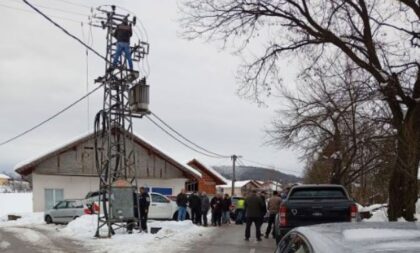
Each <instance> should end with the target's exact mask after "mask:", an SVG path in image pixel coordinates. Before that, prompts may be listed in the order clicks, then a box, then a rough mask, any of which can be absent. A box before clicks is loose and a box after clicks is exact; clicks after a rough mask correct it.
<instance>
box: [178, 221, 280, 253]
mask: <svg viewBox="0 0 420 253" xmlns="http://www.w3.org/2000/svg"><path fill="white" fill-rule="evenodd" d="M266 226H267V224H266V223H264V225H263V227H262V229H261V231H263V232H265V228H266ZM244 233H245V225H234V224H231V225H225V226H222V227H221V228H216V229H214V231H213V232H212V234H211V235H210V237H207V236H206V237H205V238H203V239H202V240H200V241H195V242H194V244H192V245H191V246H190V250H188V251H186V253H217V252H224V253H273V252H274V251H275V241H274V239H271V238H270V239H264V238H263V240H262V241H261V242H258V241H257V240H256V238H255V230H254V227H252V229H251V238H250V240H249V241H245V240H244V237H245V236H244Z"/></svg>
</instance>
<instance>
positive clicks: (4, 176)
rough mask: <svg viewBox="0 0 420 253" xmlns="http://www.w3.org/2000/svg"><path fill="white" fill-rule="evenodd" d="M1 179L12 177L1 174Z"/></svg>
mask: <svg viewBox="0 0 420 253" xmlns="http://www.w3.org/2000/svg"><path fill="white" fill-rule="evenodd" d="M0 179H10V177H9V176H7V175H4V174H1V173H0Z"/></svg>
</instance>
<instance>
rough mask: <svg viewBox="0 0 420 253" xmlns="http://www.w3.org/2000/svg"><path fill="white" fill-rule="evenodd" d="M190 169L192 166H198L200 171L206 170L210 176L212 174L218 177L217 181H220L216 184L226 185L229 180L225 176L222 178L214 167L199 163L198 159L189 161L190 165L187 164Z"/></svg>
mask: <svg viewBox="0 0 420 253" xmlns="http://www.w3.org/2000/svg"><path fill="white" fill-rule="evenodd" d="M187 164H188V165H189V166H190V167H191V166H194V165H195V166H197V165H198V167H199V169H200V168H201V169H204V170H206V171H205V172H207V173H209V174H211V175H212V176H213V177H216V179H218V180H219V182H216V183H218V184H226V183H227V181H228V180H227V179H226V178H225V177H224V176H222V175H221V174H220V173H219V172H217V171H216V170H215V169H213V168H212V167H210V166H206V165H204V164H203V163H202V162H200V161H198V160H197V159H195V158H194V159H192V160H191V161H189V162H188V163H187Z"/></svg>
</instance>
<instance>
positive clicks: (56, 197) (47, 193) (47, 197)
mask: <svg viewBox="0 0 420 253" xmlns="http://www.w3.org/2000/svg"><path fill="white" fill-rule="evenodd" d="M63 199H64V190H63V189H44V201H45V202H44V210H45V211H46V210H49V209H51V208H53V206H55V204H57V202H59V201H61V200H63Z"/></svg>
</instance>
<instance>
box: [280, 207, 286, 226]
mask: <svg viewBox="0 0 420 253" xmlns="http://www.w3.org/2000/svg"><path fill="white" fill-rule="evenodd" d="M286 213H287V208H286V207H285V206H280V212H279V221H280V226H287V218H286Z"/></svg>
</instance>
